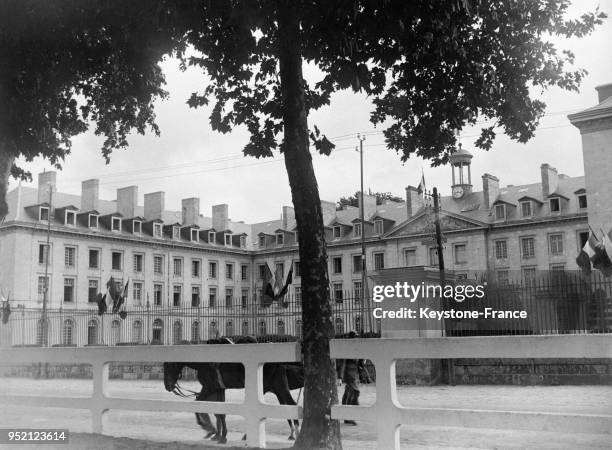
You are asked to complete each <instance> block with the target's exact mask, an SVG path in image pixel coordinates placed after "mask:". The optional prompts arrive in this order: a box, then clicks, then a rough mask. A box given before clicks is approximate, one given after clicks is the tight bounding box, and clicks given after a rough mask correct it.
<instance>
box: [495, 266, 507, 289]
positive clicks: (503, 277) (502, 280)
mask: <svg viewBox="0 0 612 450" xmlns="http://www.w3.org/2000/svg"><path fill="white" fill-rule="evenodd" d="M497 283H498V284H499V285H500V286H507V285H508V284H509V279H508V271H507V270H498V271H497Z"/></svg>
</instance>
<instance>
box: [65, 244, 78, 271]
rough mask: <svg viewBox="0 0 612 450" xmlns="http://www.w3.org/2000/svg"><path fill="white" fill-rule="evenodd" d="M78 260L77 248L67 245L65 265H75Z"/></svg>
mask: <svg viewBox="0 0 612 450" xmlns="http://www.w3.org/2000/svg"><path fill="white" fill-rule="evenodd" d="M75 260H76V248H75V247H66V248H65V249H64V265H65V266H66V267H74V266H75V262H76V261H75Z"/></svg>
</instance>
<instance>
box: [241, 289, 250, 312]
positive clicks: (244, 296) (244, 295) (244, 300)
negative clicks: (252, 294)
mask: <svg viewBox="0 0 612 450" xmlns="http://www.w3.org/2000/svg"><path fill="white" fill-rule="evenodd" d="M248 305H249V290H248V289H243V290H242V291H240V306H241V307H242V308H246V307H247V306H248Z"/></svg>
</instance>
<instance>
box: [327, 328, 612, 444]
mask: <svg viewBox="0 0 612 450" xmlns="http://www.w3.org/2000/svg"><path fill="white" fill-rule="evenodd" d="M331 352H332V357H333V358H360V359H361V358H363V359H370V360H371V361H372V362H373V363H374V365H375V367H376V402H375V404H374V405H372V406H368V407H362V406H340V405H336V406H333V407H332V416H333V417H334V418H336V419H357V420H368V421H372V422H374V423H376V427H377V436H378V445H377V448H380V449H393V448H395V449H399V448H400V439H399V437H400V436H399V428H400V426H401V425H403V424H412V425H414V424H416V425H429V426H453V427H471V428H498V429H499V428H501V429H508V428H511V429H522V430H546V431H560V432H566V433H567V432H582V433H612V415H588V414H555V413H535V412H514V411H492V410H467V409H445V408H410V407H404V406H401V405H400V403H399V400H398V396H397V389H396V383H395V361H396V360H397V359H403V358H405V359H413V358H428V359H445V358H612V335H571V336H570V335H564V336H495V337H462V338H421V339H419V338H417V339H363V340H362V339H347V340H335V341H333V342H332V345H331ZM492 400H493V399H492Z"/></svg>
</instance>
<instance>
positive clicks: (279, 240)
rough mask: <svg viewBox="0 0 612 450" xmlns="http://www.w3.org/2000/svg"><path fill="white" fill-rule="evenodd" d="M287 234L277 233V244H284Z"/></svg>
mask: <svg viewBox="0 0 612 450" xmlns="http://www.w3.org/2000/svg"><path fill="white" fill-rule="evenodd" d="M284 238H285V235H284V234H283V233H278V234H277V235H276V245H283V244H284V242H285V239H284Z"/></svg>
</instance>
